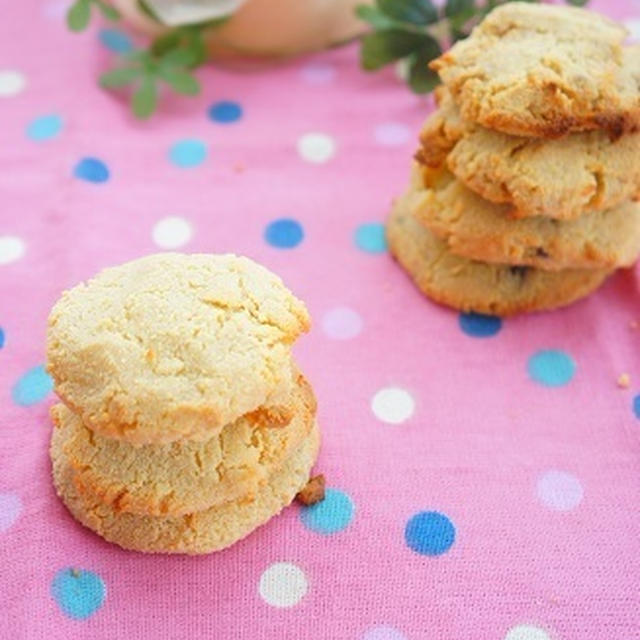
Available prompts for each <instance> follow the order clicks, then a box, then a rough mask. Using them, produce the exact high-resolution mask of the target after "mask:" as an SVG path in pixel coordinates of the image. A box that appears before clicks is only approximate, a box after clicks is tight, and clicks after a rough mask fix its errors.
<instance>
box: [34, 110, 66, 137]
mask: <svg viewBox="0 0 640 640" xmlns="http://www.w3.org/2000/svg"><path fill="white" fill-rule="evenodd" d="M61 130H62V118H61V117H60V116H59V115H56V114H55V113H50V114H47V115H46V116H40V117H38V118H35V119H34V120H32V121H31V122H30V123H29V124H28V125H27V129H26V134H27V138H29V140H33V141H34V142H42V141H43V140H51V138H55V137H56V136H57V135H58V134H59V133H60V131H61Z"/></svg>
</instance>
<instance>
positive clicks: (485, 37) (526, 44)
mask: <svg viewBox="0 0 640 640" xmlns="http://www.w3.org/2000/svg"><path fill="white" fill-rule="evenodd" d="M626 35H627V33H626V31H625V29H624V28H623V27H622V26H620V25H618V24H617V23H615V22H613V21H612V20H609V19H608V18H605V17H604V16H601V15H599V14H597V13H594V12H591V11H587V10H585V9H579V8H576V7H566V6H553V5H547V4H540V5H537V4H528V3H524V2H510V3H508V4H505V5H502V6H500V7H498V8H497V9H494V10H493V11H492V12H491V13H490V14H489V15H488V16H487V17H486V18H485V19H484V20H483V22H481V23H480V24H479V25H478V26H477V27H476V28H475V29H474V30H473V32H472V34H471V36H470V37H469V38H467V39H465V40H461V41H459V42H457V43H456V44H455V45H454V46H453V47H452V48H451V49H450V50H449V51H447V52H446V53H445V54H443V55H442V56H441V57H440V58H438V59H436V60H434V61H433V62H432V63H431V68H432V69H434V70H435V71H437V72H438V73H439V75H440V77H441V79H442V81H443V82H444V84H445V85H447V87H448V88H449V89H450V90H451V92H452V93H453V96H454V99H455V101H456V103H457V104H458V105H459V107H460V109H461V112H462V116H463V117H464V118H465V119H466V120H470V121H473V122H478V123H479V124H482V125H484V126H485V127H488V128H490V129H495V130H498V131H503V132H505V133H510V134H513V135H522V136H536V137H543V138H551V137H559V136H562V135H564V134H566V133H568V132H570V131H585V130H589V129H606V130H608V131H609V132H611V133H612V134H613V135H615V136H619V135H620V134H622V133H623V132H624V131H627V130H630V129H633V128H635V127H637V126H638V124H640V55H639V53H640V48H639V47H637V46H636V47H623V46H622V43H623V42H624V40H625V38H626Z"/></svg>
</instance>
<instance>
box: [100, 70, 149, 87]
mask: <svg viewBox="0 0 640 640" xmlns="http://www.w3.org/2000/svg"><path fill="white" fill-rule="evenodd" d="M141 73H142V71H141V70H140V69H134V68H133V67H121V68H119V69H111V70H109V71H105V72H104V73H103V74H102V75H101V76H100V86H101V87H104V88H105V89H118V88H119V87H125V86H126V85H128V84H131V83H132V82H133V81H134V80H135V79H136V78H138V77H139V76H140V74H141Z"/></svg>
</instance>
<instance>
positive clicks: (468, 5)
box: [444, 0, 476, 19]
mask: <svg viewBox="0 0 640 640" xmlns="http://www.w3.org/2000/svg"><path fill="white" fill-rule="evenodd" d="M475 12H476V3H475V0H447V4H445V5H444V15H445V16H447V18H453V17H454V16H456V15H458V14H460V13H465V14H469V17H471V16H473V15H474V13H475ZM467 19H468V18H467Z"/></svg>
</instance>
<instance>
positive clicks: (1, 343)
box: [0, 327, 4, 349]
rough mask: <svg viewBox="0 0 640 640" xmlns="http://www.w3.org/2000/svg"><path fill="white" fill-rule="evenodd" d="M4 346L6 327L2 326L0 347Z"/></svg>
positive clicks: (0, 329) (0, 328)
mask: <svg viewBox="0 0 640 640" xmlns="http://www.w3.org/2000/svg"><path fill="white" fill-rule="evenodd" d="M2 347H4V329H3V328H2V327H0V349H2Z"/></svg>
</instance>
